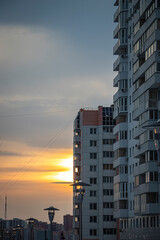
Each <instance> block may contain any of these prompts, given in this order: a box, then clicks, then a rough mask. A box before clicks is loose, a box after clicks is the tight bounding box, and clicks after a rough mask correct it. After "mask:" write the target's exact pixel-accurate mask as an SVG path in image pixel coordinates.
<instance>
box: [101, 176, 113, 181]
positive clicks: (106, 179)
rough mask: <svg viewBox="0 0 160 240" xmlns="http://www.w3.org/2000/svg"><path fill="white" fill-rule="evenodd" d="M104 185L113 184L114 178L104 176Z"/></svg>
mask: <svg viewBox="0 0 160 240" xmlns="http://www.w3.org/2000/svg"><path fill="white" fill-rule="evenodd" d="M103 183H113V177H112V176H103Z"/></svg>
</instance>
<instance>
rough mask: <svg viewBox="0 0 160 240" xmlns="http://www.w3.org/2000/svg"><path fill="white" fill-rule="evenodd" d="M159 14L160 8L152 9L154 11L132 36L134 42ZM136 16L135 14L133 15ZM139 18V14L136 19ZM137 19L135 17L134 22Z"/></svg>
mask: <svg viewBox="0 0 160 240" xmlns="http://www.w3.org/2000/svg"><path fill="white" fill-rule="evenodd" d="M159 16H160V9H159V8H157V9H155V10H154V12H153V13H152V15H151V16H150V17H149V18H148V19H147V21H146V22H145V23H144V24H143V25H142V27H141V28H140V30H139V31H138V32H137V33H136V34H135V36H134V44H135V43H136V42H137V41H138V39H139V38H140V37H141V36H142V35H143V34H144V32H145V31H146V29H148V28H149V26H150V25H151V24H152V22H153V21H154V20H155V19H156V18H159ZM135 17H136V15H135ZM138 18H139V16H137V19H138ZM137 19H135V23H136V21H137Z"/></svg>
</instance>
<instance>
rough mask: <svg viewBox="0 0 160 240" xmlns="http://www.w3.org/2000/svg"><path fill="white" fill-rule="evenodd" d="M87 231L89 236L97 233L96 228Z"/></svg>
mask: <svg viewBox="0 0 160 240" xmlns="http://www.w3.org/2000/svg"><path fill="white" fill-rule="evenodd" d="M89 233H90V236H96V235H97V229H90V230H89Z"/></svg>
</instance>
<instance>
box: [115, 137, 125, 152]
mask: <svg viewBox="0 0 160 240" xmlns="http://www.w3.org/2000/svg"><path fill="white" fill-rule="evenodd" d="M127 146H128V141H127V139H122V140H120V141H118V142H116V143H114V145H113V151H115V150H117V149H119V148H126V147H127Z"/></svg>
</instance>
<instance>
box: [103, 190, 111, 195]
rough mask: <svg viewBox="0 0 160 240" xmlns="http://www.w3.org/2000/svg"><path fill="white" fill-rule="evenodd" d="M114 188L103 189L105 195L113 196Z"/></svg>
mask: <svg viewBox="0 0 160 240" xmlns="http://www.w3.org/2000/svg"><path fill="white" fill-rule="evenodd" d="M112 195H113V189H103V196H112Z"/></svg>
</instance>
